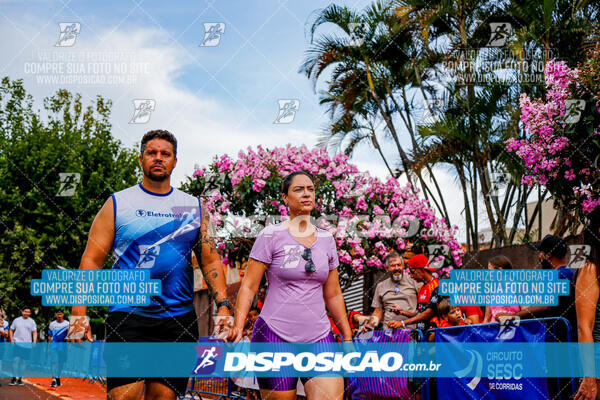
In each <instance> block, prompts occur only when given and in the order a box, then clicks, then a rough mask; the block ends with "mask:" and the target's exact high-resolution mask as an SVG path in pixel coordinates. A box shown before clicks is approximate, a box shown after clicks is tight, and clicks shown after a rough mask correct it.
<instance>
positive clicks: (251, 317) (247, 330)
mask: <svg viewBox="0 0 600 400" xmlns="http://www.w3.org/2000/svg"><path fill="white" fill-rule="evenodd" d="M259 315H260V308H258V307H252V308H251V309H250V311H248V318H247V319H246V326H245V327H244V336H247V337H248V338H251V337H252V330H253V329H254V323H255V322H256V320H257V319H258V316H259Z"/></svg>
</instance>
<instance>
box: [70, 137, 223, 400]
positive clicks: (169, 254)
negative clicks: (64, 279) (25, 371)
mask: <svg viewBox="0 0 600 400" xmlns="http://www.w3.org/2000/svg"><path fill="white" fill-rule="evenodd" d="M176 164H177V140H176V139H175V137H174V136H173V135H172V134H171V133H170V132H168V131H164V130H154V131H150V132H148V133H146V134H145V135H144V137H143V138H142V142H141V149H140V165H141V167H142V171H143V173H144V177H143V181H142V183H141V184H139V185H136V186H132V187H130V188H127V189H124V190H121V191H120V192H117V193H113V194H112V195H111V197H110V198H109V199H108V200H107V201H106V203H104V206H103V207H102V209H101V210H100V212H99V213H98V215H97V216H96V218H95V219H94V222H93V224H92V227H91V229H90V234H89V239H88V243H87V246H86V249H85V252H84V254H83V256H82V258H81V264H80V266H79V268H80V269H98V268H102V265H103V264H104V262H105V261H106V258H107V256H108V254H109V252H110V251H111V250H112V252H113V256H114V259H115V263H114V265H113V269H141V268H143V269H148V270H149V271H150V275H151V278H152V279H160V280H161V285H162V294H161V295H160V296H153V297H152V298H151V303H150V305H148V306H143V307H140V306H128V305H119V306H111V307H110V308H109V313H108V317H107V319H106V323H105V328H106V341H107V342H197V341H198V328H197V320H196V313H195V311H194V306H193V296H194V278H193V270H192V263H191V255H192V251H194V253H195V255H196V257H197V259H198V260H199V261H200V263H199V264H200V265H201V268H202V273H203V275H204V278H205V280H206V283H207V284H208V286H209V288H210V289H211V291H212V293H213V298H214V300H215V302H216V303H217V309H218V316H223V317H230V316H231V313H230V306H229V302H228V301H227V287H226V284H225V276H224V273H223V269H222V267H221V259H220V257H219V253H218V252H217V249H216V246H215V243H214V240H213V239H214V237H213V236H212V235H210V234H209V232H210V230H209V216H208V213H206V212H203V210H202V204H201V203H200V200H199V199H198V198H196V197H193V196H191V195H189V194H187V193H184V192H182V191H180V190H178V189H175V188H173V187H171V183H170V181H171V179H170V176H171V172H172V171H173V168H175V165H176ZM86 312H87V308H86V307H83V306H75V307H73V312H72V315H73V316H75V317H78V316H79V317H81V316H85V315H86ZM75 320H76V318H72V319H71V324H74V321H75ZM79 320H80V321H81V318H79ZM86 336H87V339H88V340H90V341H91V331H90V329H89V328H87V331H86ZM107 367H108V368H109V369H110V364H109V363H107ZM109 373H110V372H109ZM187 382H188V378H181V377H176V378H168V377H166V378H108V382H107V391H108V398H109V399H111V400H129V399H140V398H141V396H142V394H144V396H145V398H147V399H172V400H174V399H175V398H176V396H178V395H183V394H184V391H185V389H186V387H187Z"/></svg>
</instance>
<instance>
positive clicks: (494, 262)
mask: <svg viewBox="0 0 600 400" xmlns="http://www.w3.org/2000/svg"><path fill="white" fill-rule="evenodd" d="M512 267H513V266H512V263H511V262H510V260H509V259H508V257H505V256H496V257H492V258H491V259H490V261H489V262H488V269H512ZM519 311H521V307H519V306H488V307H486V309H485V318H484V319H483V322H484V323H488V322H500V321H498V320H497V319H496V315H498V314H500V315H513V314H516V313H518V312H519Z"/></svg>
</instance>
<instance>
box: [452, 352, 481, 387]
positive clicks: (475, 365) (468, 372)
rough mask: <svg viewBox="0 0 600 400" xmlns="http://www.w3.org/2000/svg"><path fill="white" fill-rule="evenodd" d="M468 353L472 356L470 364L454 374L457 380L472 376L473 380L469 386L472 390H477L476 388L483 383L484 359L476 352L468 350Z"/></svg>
mask: <svg viewBox="0 0 600 400" xmlns="http://www.w3.org/2000/svg"><path fill="white" fill-rule="evenodd" d="M467 353H469V355H470V356H471V358H470V360H469V364H468V365H467V366H466V367H465V368H463V369H461V370H458V371H456V372H455V373H454V375H455V376H456V377H457V378H466V377H468V376H472V377H473V378H472V379H471V380H470V381H469V383H467V386H468V387H469V389H471V390H475V387H477V385H478V384H479V382H480V381H481V371H482V370H483V358H482V357H481V354H479V352H478V351H475V350H467Z"/></svg>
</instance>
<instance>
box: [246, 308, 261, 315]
mask: <svg viewBox="0 0 600 400" xmlns="http://www.w3.org/2000/svg"><path fill="white" fill-rule="evenodd" d="M250 311H256V312H257V313H259V314H260V308H258V307H252V308H251V309H250ZM250 311H248V312H250Z"/></svg>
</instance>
